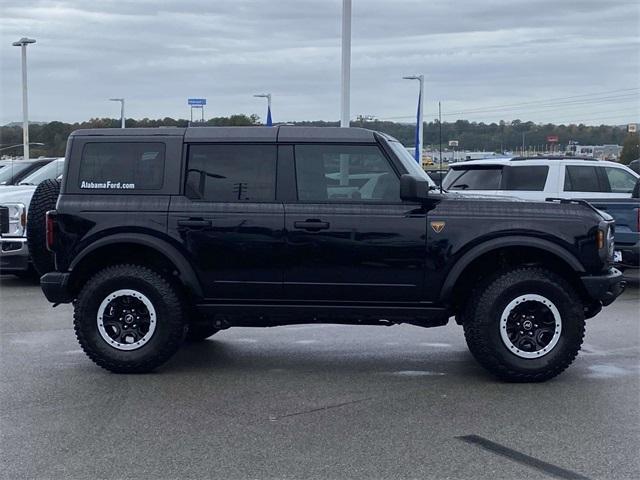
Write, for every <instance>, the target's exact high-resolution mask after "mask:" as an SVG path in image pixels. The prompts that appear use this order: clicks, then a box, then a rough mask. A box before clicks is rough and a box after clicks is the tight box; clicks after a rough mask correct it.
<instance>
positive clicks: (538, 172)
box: [502, 165, 549, 192]
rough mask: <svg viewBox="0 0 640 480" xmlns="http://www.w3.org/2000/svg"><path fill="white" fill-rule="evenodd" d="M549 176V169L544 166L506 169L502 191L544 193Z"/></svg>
mask: <svg viewBox="0 0 640 480" xmlns="http://www.w3.org/2000/svg"><path fill="white" fill-rule="evenodd" d="M548 174H549V167H548V166H543V165H535V166H534V165H523V166H521V167H505V169H504V172H503V174H502V184H503V187H502V189H503V190H518V191H523V190H525V191H535V192H542V191H543V190H544V186H545V184H546V183H547V175H548Z"/></svg>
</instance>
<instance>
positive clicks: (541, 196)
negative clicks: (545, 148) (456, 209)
mask: <svg viewBox="0 0 640 480" xmlns="http://www.w3.org/2000/svg"><path fill="white" fill-rule="evenodd" d="M639 177H640V175H638V174H637V173H635V172H634V171H633V170H631V169H630V168H628V167H627V166H625V165H622V164H619V163H615V162H608V161H602V160H594V159H592V158H576V157H553V156H544V157H512V158H504V159H498V160H493V159H485V160H474V161H470V162H461V163H457V164H455V165H452V166H451V168H450V169H449V172H448V173H447V176H446V177H445V179H444V180H443V182H442V183H443V187H444V188H445V189H446V190H450V191H456V192H459V193H461V194H463V195H474V194H489V195H508V196H514V197H518V198H524V199H527V200H545V199H546V198H550V197H562V198H582V199H587V198H589V199H609V198H629V197H630V196H631V192H632V190H633V187H634V186H635V183H636V180H637V179H638V178H639Z"/></svg>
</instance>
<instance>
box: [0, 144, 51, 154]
mask: <svg viewBox="0 0 640 480" xmlns="http://www.w3.org/2000/svg"><path fill="white" fill-rule="evenodd" d="M29 145H37V146H39V147H42V146H43V145H44V143H40V142H29ZM16 147H24V144H23V143H18V144H16V145H10V146H8V147H2V148H0V152H2V151H3V150H11V149H12V148H16Z"/></svg>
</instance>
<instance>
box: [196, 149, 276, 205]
mask: <svg viewBox="0 0 640 480" xmlns="http://www.w3.org/2000/svg"><path fill="white" fill-rule="evenodd" d="M187 168H188V169H187V185H186V195H187V197H189V198H191V199H194V200H206V201H210V202H270V201H274V200H275V198H276V147H275V146H274V145H191V146H190V147H189V162H188V167H187Z"/></svg>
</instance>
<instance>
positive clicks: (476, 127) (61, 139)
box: [0, 114, 637, 157]
mask: <svg viewBox="0 0 640 480" xmlns="http://www.w3.org/2000/svg"><path fill="white" fill-rule="evenodd" d="M291 124H292V125H305V126H338V125H339V122H337V121H336V122H326V121H303V122H292V123H291ZM125 125H126V127H127V128H135V127H169V126H175V127H186V126H188V125H189V120H186V119H174V118H170V117H165V118H162V119H149V118H143V119H142V120H135V119H132V118H128V119H126V122H125ZM196 125H202V126H242V125H244V126H259V125H261V123H260V118H259V117H258V116H257V115H243V114H239V115H231V116H229V117H215V118H211V119H209V120H206V121H205V122H204V123H200V122H198V123H197V124H196ZM119 126H120V120H119V119H114V118H92V119H90V120H88V121H85V122H80V123H64V122H49V123H44V124H33V125H30V127H29V136H30V140H31V141H32V142H38V143H43V144H44V145H43V146H32V147H31V156H32V157H37V156H63V155H64V153H65V147H66V143H67V138H68V136H69V134H70V133H71V132H73V131H74V130H78V129H81V128H118V127H119ZM351 126H354V127H364V128H370V129H373V130H378V131H381V132H384V133H387V134H389V135H391V136H393V137H395V138H397V139H398V140H399V141H400V142H402V144H404V145H405V146H408V147H412V146H413V145H414V141H415V140H414V139H415V125H412V124H408V123H397V122H391V121H382V120H376V119H363V118H359V119H357V120H355V121H352V122H351ZM523 135H524V144H525V146H526V147H527V148H528V147H530V146H536V147H541V146H544V145H546V144H547V136H550V135H555V136H557V137H558V140H559V144H560V145H566V144H567V143H568V142H569V141H575V142H578V143H580V144H582V145H603V144H616V145H621V144H623V142H625V139H626V140H627V143H629V142H631V143H634V142H635V143H636V144H637V141H636V140H634V139H635V138H637V135H635V136H629V135H628V134H627V132H626V128H625V127H622V126H612V125H599V126H588V125H582V124H580V125H573V124H571V125H555V124H551V123H548V124H536V123H534V122H522V121H520V120H514V121H511V122H505V121H500V122H498V123H484V122H470V121H467V120H458V121H456V122H443V123H442V142H443V145H445V146H446V145H447V144H448V142H449V141H450V140H457V141H458V142H459V146H458V149H461V150H481V151H493V152H503V151H513V150H517V149H519V148H520V147H521V146H522V143H523ZM630 139H631V140H630ZM439 140H440V126H439V124H438V122H437V120H436V121H430V122H425V124H424V145H425V147H426V148H436V147H437V146H438V145H439ZM20 143H22V128H21V126H19V125H18V126H13V125H12V126H4V127H0V144H1V145H2V146H7V145H13V144H20ZM3 153H6V154H14V155H17V154H19V153H20V149H19V148H17V149H16V150H15V151H5V152H3Z"/></svg>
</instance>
